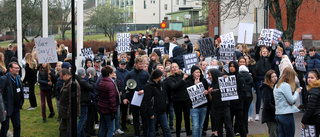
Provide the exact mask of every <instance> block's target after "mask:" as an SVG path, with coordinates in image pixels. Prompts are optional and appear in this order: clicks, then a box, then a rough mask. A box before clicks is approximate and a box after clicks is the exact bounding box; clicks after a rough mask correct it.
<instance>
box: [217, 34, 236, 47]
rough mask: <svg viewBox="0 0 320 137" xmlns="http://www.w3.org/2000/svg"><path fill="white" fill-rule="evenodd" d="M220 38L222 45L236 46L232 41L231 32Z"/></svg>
mask: <svg viewBox="0 0 320 137" xmlns="http://www.w3.org/2000/svg"><path fill="white" fill-rule="evenodd" d="M220 38H221V43H224V44H228V43H230V44H236V43H235V41H234V36H233V32H229V33H227V34H224V35H221V36H220Z"/></svg>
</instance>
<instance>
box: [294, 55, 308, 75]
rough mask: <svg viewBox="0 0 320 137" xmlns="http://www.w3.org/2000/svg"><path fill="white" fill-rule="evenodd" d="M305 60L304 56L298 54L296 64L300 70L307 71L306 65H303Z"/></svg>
mask: <svg viewBox="0 0 320 137" xmlns="http://www.w3.org/2000/svg"><path fill="white" fill-rule="evenodd" d="M303 62H304V56H300V55H299V56H297V57H296V59H295V65H296V69H297V70H299V71H304V72H306V66H304V65H303Z"/></svg>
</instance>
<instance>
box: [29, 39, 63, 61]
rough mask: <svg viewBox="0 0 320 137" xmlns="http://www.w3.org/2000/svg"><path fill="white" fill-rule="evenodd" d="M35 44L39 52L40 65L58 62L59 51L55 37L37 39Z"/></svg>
mask: <svg viewBox="0 0 320 137" xmlns="http://www.w3.org/2000/svg"><path fill="white" fill-rule="evenodd" d="M34 43H35V46H36V50H37V55H38V61H39V64H43V63H57V62H58V56H57V50H56V45H55V42H54V38H53V37H49V38H35V39H34Z"/></svg>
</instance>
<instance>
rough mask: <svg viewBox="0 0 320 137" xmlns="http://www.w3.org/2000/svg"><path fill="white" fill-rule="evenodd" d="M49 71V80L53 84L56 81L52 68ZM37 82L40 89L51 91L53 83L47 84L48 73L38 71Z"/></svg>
mask: <svg viewBox="0 0 320 137" xmlns="http://www.w3.org/2000/svg"><path fill="white" fill-rule="evenodd" d="M50 71H51V73H50V74H49V75H50V76H51V82H52V83H53V84H54V83H56V81H57V78H56V75H55V71H54V69H52V68H51V69H50ZM38 82H39V84H40V86H39V88H40V90H43V91H52V88H53V84H52V85H51V86H50V85H48V82H50V81H49V80H48V75H47V74H46V73H45V72H44V70H42V71H39V76H38Z"/></svg>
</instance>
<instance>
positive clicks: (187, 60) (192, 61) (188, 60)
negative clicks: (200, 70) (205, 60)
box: [183, 53, 199, 74]
mask: <svg viewBox="0 0 320 137" xmlns="http://www.w3.org/2000/svg"><path fill="white" fill-rule="evenodd" d="M183 61H184V67H185V73H188V74H191V68H192V66H193V65H196V66H197V65H198V63H199V59H198V55H197V53H190V54H186V55H183Z"/></svg>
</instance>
